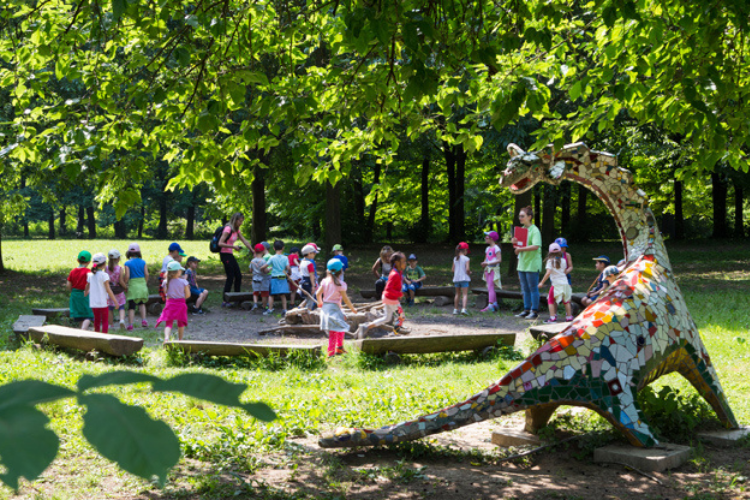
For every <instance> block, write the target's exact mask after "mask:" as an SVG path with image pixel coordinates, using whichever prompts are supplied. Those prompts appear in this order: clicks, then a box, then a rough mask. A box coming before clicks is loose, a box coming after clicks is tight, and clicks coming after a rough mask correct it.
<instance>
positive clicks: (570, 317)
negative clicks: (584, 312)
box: [565, 316, 573, 321]
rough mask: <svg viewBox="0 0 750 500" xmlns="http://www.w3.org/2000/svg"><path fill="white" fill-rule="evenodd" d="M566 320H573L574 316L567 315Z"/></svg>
mask: <svg viewBox="0 0 750 500" xmlns="http://www.w3.org/2000/svg"><path fill="white" fill-rule="evenodd" d="M565 321H573V316H565Z"/></svg>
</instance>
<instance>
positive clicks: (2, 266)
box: [0, 226, 5, 273]
mask: <svg viewBox="0 0 750 500" xmlns="http://www.w3.org/2000/svg"><path fill="white" fill-rule="evenodd" d="M2 272H5V264H3V227H2V226H0V273H2Z"/></svg>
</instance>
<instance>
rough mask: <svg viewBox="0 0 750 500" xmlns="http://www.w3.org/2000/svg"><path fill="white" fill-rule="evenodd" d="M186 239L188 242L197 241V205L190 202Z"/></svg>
mask: <svg viewBox="0 0 750 500" xmlns="http://www.w3.org/2000/svg"><path fill="white" fill-rule="evenodd" d="M185 238H186V239H188V240H193V239H195V205H194V201H191V202H190V206H189V207H188V209H187V222H186V224H185Z"/></svg>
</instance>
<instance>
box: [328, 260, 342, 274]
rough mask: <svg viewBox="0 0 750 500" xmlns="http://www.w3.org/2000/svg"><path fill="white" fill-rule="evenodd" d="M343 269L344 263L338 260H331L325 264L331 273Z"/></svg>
mask: <svg viewBox="0 0 750 500" xmlns="http://www.w3.org/2000/svg"><path fill="white" fill-rule="evenodd" d="M343 267H344V263H343V262H341V260H339V259H331V260H329V261H328V263H327V264H326V269H328V270H329V271H333V272H339V271H341V269H342V268H343Z"/></svg>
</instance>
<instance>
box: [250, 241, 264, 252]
mask: <svg viewBox="0 0 750 500" xmlns="http://www.w3.org/2000/svg"><path fill="white" fill-rule="evenodd" d="M253 248H254V249H255V251H256V252H265V251H266V247H264V246H263V243H258V244H257V245H255V246H254V247H253Z"/></svg>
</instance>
